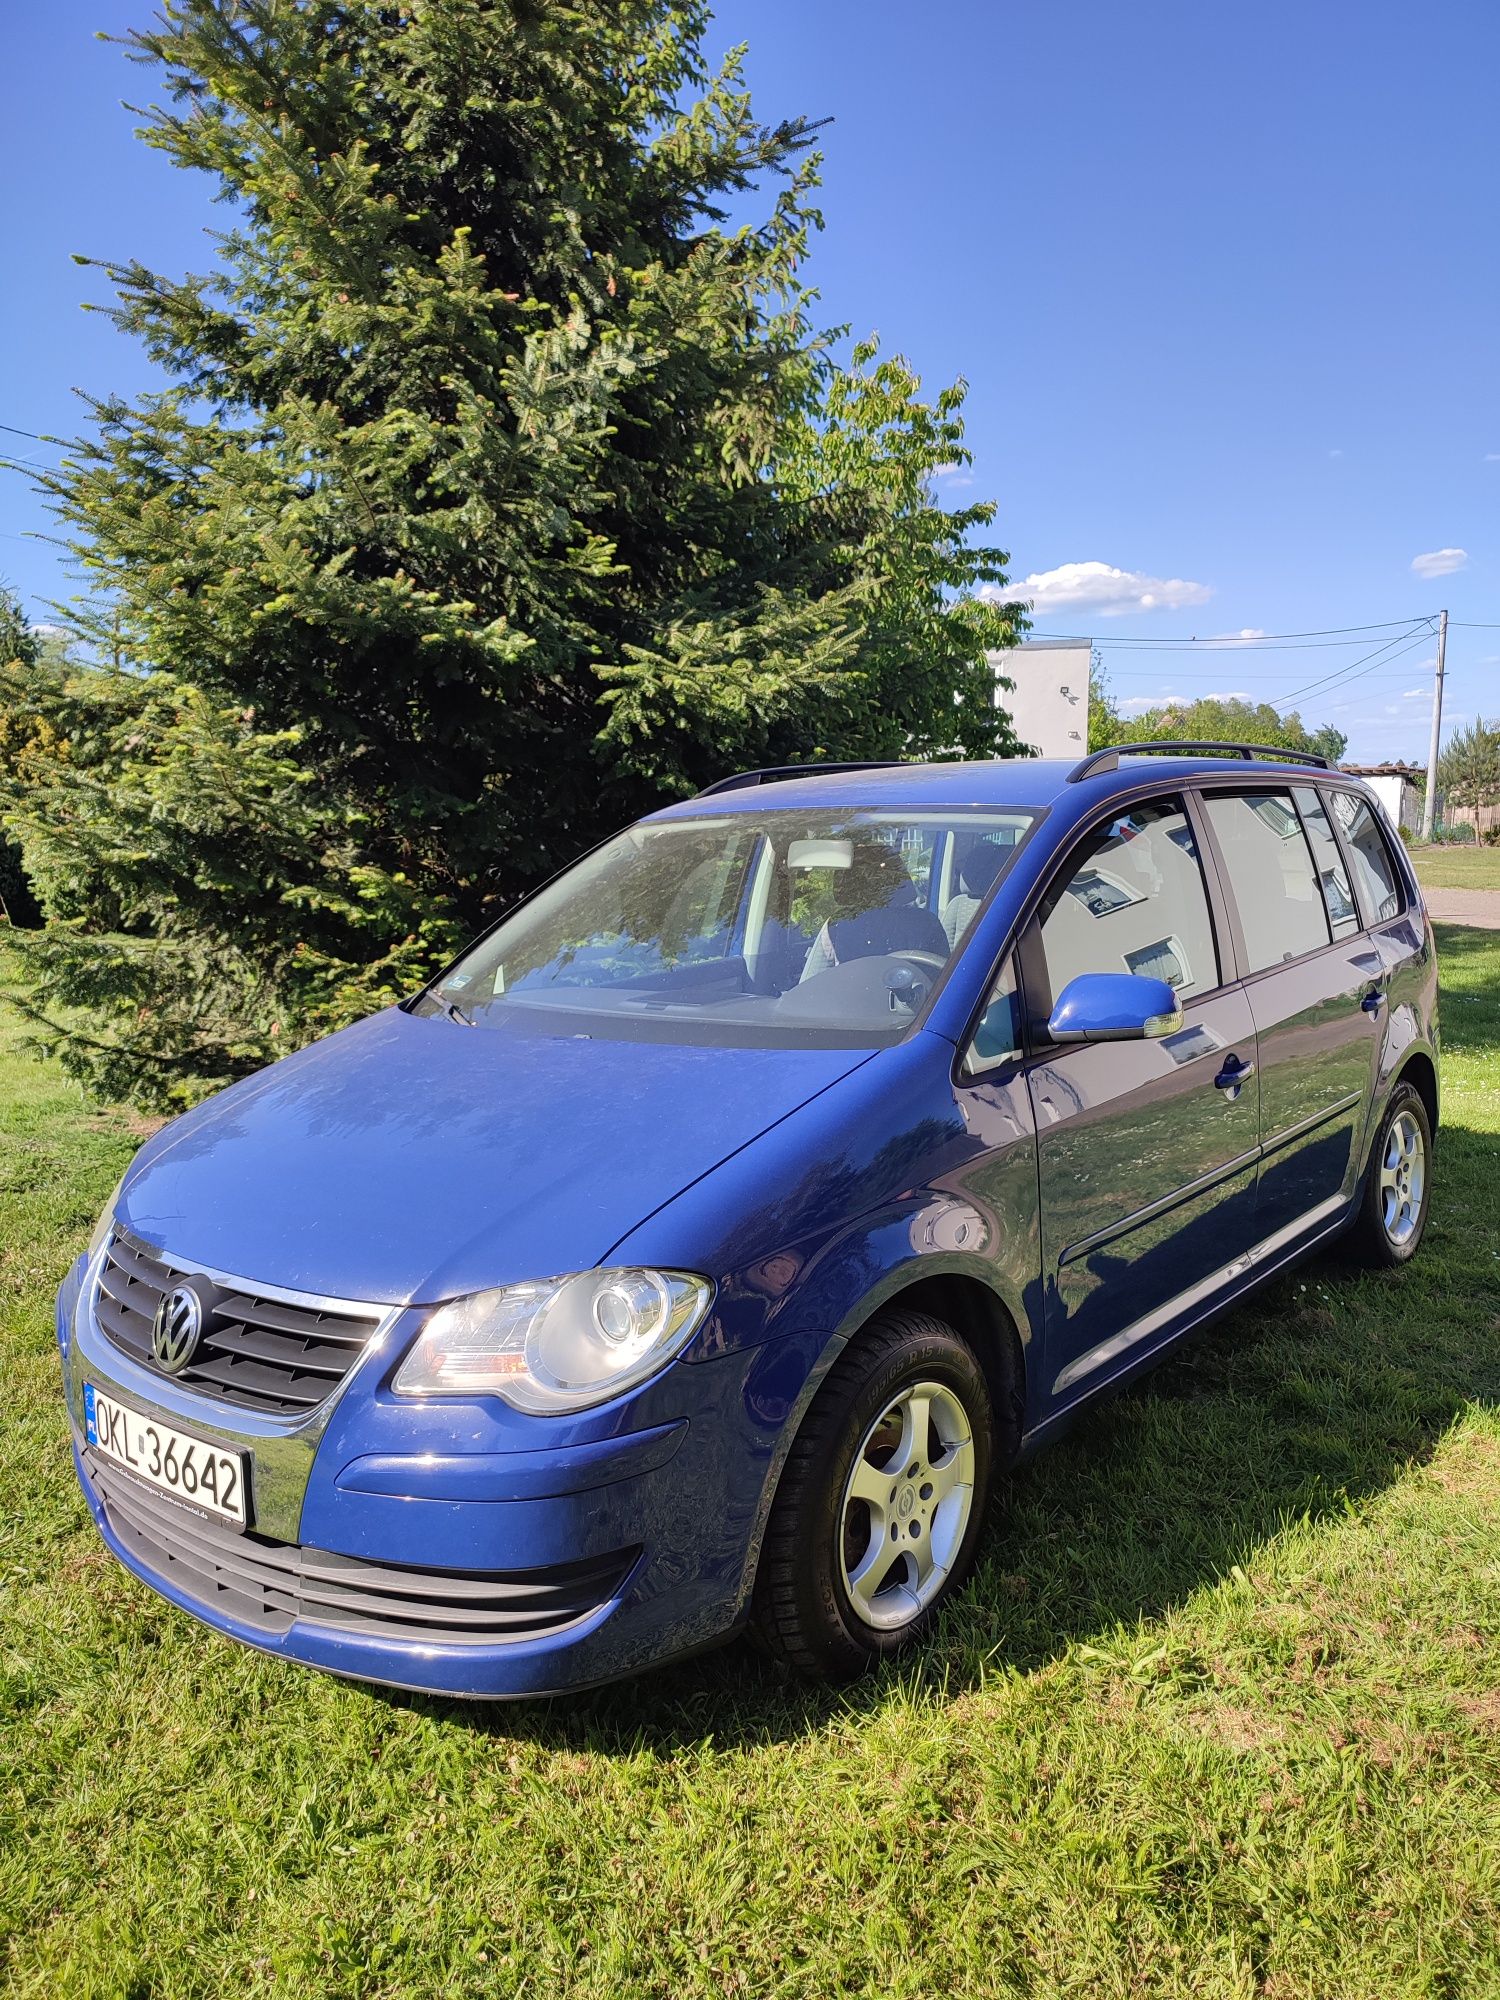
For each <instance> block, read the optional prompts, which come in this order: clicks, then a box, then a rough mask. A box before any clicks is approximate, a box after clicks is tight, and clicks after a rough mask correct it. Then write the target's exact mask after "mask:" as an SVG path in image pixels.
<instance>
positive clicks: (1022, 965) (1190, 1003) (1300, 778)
mask: <svg viewBox="0 0 1500 2000" xmlns="http://www.w3.org/2000/svg"><path fill="white" fill-rule="evenodd" d="M1338 780H1339V774H1338V773H1337V772H1328V773H1326V774H1325V773H1324V772H1322V771H1315V770H1312V769H1310V768H1309V769H1308V770H1306V771H1301V770H1299V771H1297V772H1296V773H1291V772H1286V771H1282V772H1278V773H1275V774H1274V775H1273V774H1272V773H1270V772H1267V773H1266V775H1265V777H1264V779H1263V780H1262V781H1261V782H1260V784H1259V785H1258V786H1257V785H1256V784H1255V782H1254V781H1253V780H1249V779H1248V772H1247V770H1246V768H1245V766H1244V765H1238V766H1236V765H1229V764H1226V766H1225V770H1224V774H1223V776H1222V777H1221V776H1220V775H1219V773H1218V772H1216V771H1195V772H1193V773H1192V775H1191V776H1190V777H1189V778H1186V779H1179V780H1178V781H1177V782H1176V783H1174V784H1169V785H1166V786H1163V785H1162V784H1161V783H1160V781H1159V779H1158V781H1157V782H1156V783H1154V784H1153V783H1150V782H1142V783H1138V784H1135V785H1132V786H1130V787H1129V788H1128V789H1126V790H1123V791H1120V792H1117V793H1116V794H1115V796H1114V797H1113V798H1112V799H1110V800H1108V801H1107V802H1106V803H1105V804H1104V805H1102V806H1101V807H1100V809H1099V810H1098V812H1097V813H1094V814H1091V815H1090V817H1089V818H1088V819H1087V820H1086V821H1085V822H1084V823H1083V825H1082V826H1081V827H1079V828H1078V829H1077V831H1076V832H1075V833H1074V834H1073V836H1072V838H1071V839H1070V840H1069V841H1068V843H1067V845H1066V846H1065V847H1064V848H1063V849H1062V851H1061V852H1060V853H1059V854H1058V855H1057V856H1056V857H1055V858H1054V859H1053V862H1052V864H1051V866H1050V867H1049V868H1047V869H1046V870H1045V871H1044V873H1043V874H1042V875H1041V876H1040V877H1039V878H1038V879H1037V881H1035V882H1034V883H1033V884H1032V885H1031V887H1030V889H1029V890H1028V891H1027V892H1026V896H1025V899H1024V901H1023V902H1022V905H1021V909H1020V912H1019V914H1018V916H1017V918H1016V921H1015V923H1014V924H1013V925H1012V926H1011V928H1010V929H1009V931H1008V932H1007V933H1006V935H1005V937H1004V938H1003V939H1002V940H1001V945H1000V949H999V950H998V951H997V952H996V953H995V954H994V957H993V958H992V959H991V961H990V967H989V972H988V974H987V976H986V978H985V981H984V985H983V986H982V988H981V989H980V994H979V998H978V1000H977V1001H976V1002H975V1005H974V1008H973V1011H972V1013H971V1014H970V1016H969V1020H968V1023H967V1025H966V1026H965V1028H964V1031H963V1033H962V1034H961V1035H960V1036H959V1037H958V1039H957V1042H956V1044H955V1047H954V1056H953V1065H952V1079H953V1083H954V1086H955V1088H968V1089H972V1088H974V1087H975V1086H976V1085H977V1084H983V1083H993V1082H995V1081H996V1080H997V1079H998V1080H1000V1081H1006V1080H1008V1079H1009V1078H1011V1077H1013V1076H1016V1075H1018V1074H1020V1073H1021V1072H1022V1071H1024V1070H1025V1069H1026V1068H1027V1067H1028V1066H1029V1065H1030V1064H1031V1063H1032V1062H1033V1061H1034V1060H1035V1059H1036V1058H1038V1057H1055V1056H1056V1055H1057V1053H1058V1052H1059V1044H1058V1043H1056V1042H1053V1041H1049V1040H1048V1039H1047V1037H1046V1036H1045V1034H1043V1035H1041V1036H1036V1035H1034V1034H1033V1032H1032V1028H1033V1022H1034V1019H1035V1015H1034V1013H1033V1008H1032V1005H1031V999H1030V995H1031V994H1032V993H1033V992H1037V993H1043V992H1046V991H1047V990H1048V988H1047V985H1046V978H1045V968H1044V967H1043V966H1041V965H1040V964H1038V963H1037V962H1036V960H1037V954H1036V946H1035V940H1036V938H1037V926H1036V923H1035V921H1034V919H1035V917H1036V913H1037V909H1038V908H1039V906H1040V904H1041V902H1042V899H1043V897H1044V896H1045V895H1046V893H1047V891H1048V890H1049V889H1050V888H1051V886H1052V884H1053V882H1054V881H1055V880H1056V878H1057V875H1058V872H1059V870H1061V869H1063V868H1066V867H1067V866H1068V864H1069V862H1070V861H1071V860H1072V858H1073V855H1074V854H1075V853H1076V851H1077V849H1078V848H1079V847H1080V846H1081V845H1082V843H1083V842H1084V841H1085V840H1087V839H1088V837H1089V836H1090V835H1091V834H1092V833H1093V832H1094V830H1095V828H1096V827H1097V826H1099V825H1100V824H1101V822H1102V821H1104V820H1105V819H1111V818H1117V817H1118V816H1119V815H1120V813H1122V812H1124V811H1126V810H1128V809H1130V808H1133V807H1135V806H1139V805H1146V804H1149V803H1150V802H1151V801H1152V800H1153V799H1161V798H1175V799H1180V800H1181V801H1182V803H1183V806H1184V808H1185V810H1186V812H1187V816H1188V823H1189V824H1190V826H1191V827H1192V829H1193V838H1194V840H1195V841H1196V842H1197V846H1198V859H1199V862H1200V864H1201V866H1202V868H1203V874H1204V880H1205V884H1206V886H1207V889H1208V905H1209V915H1210V917H1211V919H1212V922H1213V929H1214V947H1215V949H1216V951H1217V952H1218V955H1219V983H1218V985H1217V986H1214V987H1210V988H1207V989H1205V991H1203V992H1202V993H1195V994H1193V995H1192V997H1191V998H1190V999H1188V1000H1185V1001H1184V1002H1183V1009H1182V1011H1183V1014H1184V1016H1186V1015H1188V1014H1190V1013H1191V1012H1192V1010H1193V1008H1194V1007H1196V1006H1197V1005H1198V1004H1199V1002H1200V1001H1204V1000H1209V999H1213V998H1217V997H1218V996H1219V995H1221V994H1223V993H1226V992H1228V991H1229V989H1230V988H1231V987H1235V986H1242V987H1243V986H1251V985H1253V984H1254V983H1255V982H1256V981H1257V980H1260V979H1269V978H1271V977H1272V976H1274V975H1275V974H1276V973H1278V972H1283V971H1285V970H1286V969H1287V967H1288V966H1297V965H1301V964H1304V963H1305V962H1306V961H1307V960H1308V959H1311V958H1316V957H1317V956H1318V953H1319V952H1325V951H1326V952H1333V951H1338V950H1347V949H1349V948H1350V947H1351V946H1353V945H1355V944H1357V943H1358V941H1359V940H1360V939H1361V938H1366V939H1367V938H1368V937H1369V935H1370V932H1371V930H1372V929H1373V928H1374V927H1375V925H1376V924H1379V923H1394V922H1396V921H1397V919H1396V918H1395V917H1384V918H1378V917H1376V918H1371V920H1370V921H1368V922H1367V921H1366V918H1367V917H1369V916H1370V912H1369V910H1368V905H1367V903H1366V900H1365V897H1364V895H1363V892H1362V890H1361V888H1360V884H1359V879H1358V876H1357V875H1356V873H1355V870H1354V865H1353V860H1352V858H1351V856H1350V854H1349V849H1348V843H1347V841H1346V840H1345V838H1344V832H1343V828H1342V827H1341V826H1340V824H1339V820H1338V815H1337V814H1336V813H1335V812H1334V811H1333V809H1332V808H1331V807H1330V806H1329V805H1328V804H1327V800H1326V797H1325V799H1324V810H1325V811H1326V812H1327V814H1328V823H1329V825H1330V826H1331V827H1332V828H1333V834H1334V839H1335V841H1336V842H1337V843H1338V849H1339V853H1340V854H1341V855H1342V857H1343V861H1344V868H1345V872H1346V873H1347V875H1348V878H1349V888H1350V893H1351V894H1352V895H1353V897H1354V904H1355V909H1356V910H1357V911H1358V913H1359V918H1360V927H1359V929H1358V930H1357V931H1352V932H1351V933H1350V934H1349V936H1348V937H1344V938H1335V939H1333V940H1332V941H1331V942H1330V943H1328V944H1324V945H1318V946H1317V947H1316V948H1315V949H1314V950H1312V951H1307V952H1303V953H1302V954H1301V956H1300V957H1298V958H1289V959H1283V960H1282V962H1281V963H1280V964H1279V965H1268V966H1266V967H1265V968H1264V970H1263V971H1260V972H1250V973H1247V972H1246V971H1245V970H1244V967H1245V963H1246V955H1245V950H1244V946H1243V943H1242V941H1241V938H1240V934H1239V911H1238V909H1237V907H1236V905H1235V902H1234V898H1233V896H1232V895H1231V894H1230V892H1229V890H1228V888H1227V875H1226V873H1225V872H1224V871H1223V864H1222V857H1221V856H1220V853H1219V846H1218V842H1217V841H1216V840H1215V839H1214V837H1213V828H1212V826H1211V825H1210V824H1209V820H1208V814H1207V812H1206V811H1205V810H1204V807H1203V799H1204V796H1205V795H1206V794H1207V793H1209V792H1245V791H1254V790H1260V791H1266V792H1274V791H1277V790H1281V791H1286V792H1290V791H1291V790H1292V788H1293V786H1294V785H1302V786H1305V787H1308V788H1310V789H1312V790H1315V791H1317V792H1318V793H1319V794H1320V795H1326V794H1328V793H1331V792H1346V793H1348V794H1350V795H1351V796H1352V797H1354V798H1357V799H1362V800H1363V801H1364V802H1365V804H1366V805H1370V804H1371V799H1372V794H1371V793H1370V792H1369V791H1367V790H1366V788H1365V787H1364V786H1363V785H1361V784H1360V783H1359V782H1358V781H1357V780H1354V779H1350V780H1348V781H1347V782H1345V783H1340V782H1339V781H1338ZM1292 803H1293V806H1294V807H1295V806H1296V799H1295V797H1293V800H1292ZM1371 810H1372V811H1373V812H1375V818H1376V824H1377V825H1380V826H1381V828H1382V832H1384V833H1385V839H1386V846H1387V849H1389V850H1391V851H1392V852H1394V850H1393V848H1392V843H1391V839H1390V835H1389V833H1388V832H1386V830H1385V828H1384V824H1383V818H1382V815H1381V814H1380V813H1379V811H1378V810H1377V808H1376V806H1371ZM1297 817H1298V820H1299V821H1300V820H1301V818H1302V814H1301V811H1300V809H1298V812H1297ZM1038 823H1039V822H1038ZM1034 830H1035V826H1033V828H1031V829H1029V830H1028V831H1027V833H1026V835H1025V836H1024V838H1023V841H1022V843H1021V844H1022V845H1023V846H1024V845H1025V844H1026V842H1027V841H1029V840H1030V838H1031V834H1032V832H1033V831H1034ZM1303 837H1304V838H1306V829H1305V828H1304V829H1303ZM1314 860H1316V856H1314ZM1398 862H1399V865H1398V868H1397V874H1398V876H1399V878H1400V881H1401V884H1402V889H1403V892H1404V897H1405V901H1404V903H1403V906H1402V909H1401V911H1400V912H1398V916H1401V915H1405V916H1409V915H1410V914H1411V913H1412V911H1413V910H1414V909H1415V910H1420V909H1421V899H1420V892H1419V891H1418V890H1417V889H1416V888H1415V886H1414V885H1415V881H1416V877H1415V874H1414V872H1413V870H1412V869H1411V866H1410V864H1409V862H1408V861H1407V859H1406V856H1405V854H1404V853H1403V854H1402V855H1401V856H1399V857H1398ZM1012 865H1014V864H1012ZM1009 873H1010V870H1009V869H1007V870H1006V874H1007V875H1008V874H1009ZM998 886H999V885H998V884H996V885H994V887H992V888H991V890H990V896H993V895H994V894H995V892H996V889H997V888H998ZM988 901H989V897H986V899H985V902H986V904H987V903H988ZM1325 907H1326V905H1325ZM982 915H983V908H981V910H980V911H979V912H977V913H976V915H975V918H974V919H973V922H972V924H971V937H972V931H973V930H974V929H975V928H977V926H978V922H979V918H980V917H981V916H982ZM1332 928H1333V923H1332V919H1331V918H1330V919H1329V930H1330V931H1332ZM1012 954H1013V955H1014V957H1015V964H1016V986H1017V991H1018V995H1019V999H1020V1007H1021V1040H1022V1044H1023V1046H1022V1048H1021V1052H1020V1054H1019V1055H1018V1056H1017V1057H1016V1058H1015V1060H1014V1061H1013V1062H1012V1063H1009V1064H1006V1063H1003V1062H1001V1063H996V1064H995V1065H994V1066H993V1067H991V1068H990V1069H987V1070H981V1071H980V1072H979V1073H978V1074H977V1075H973V1076H971V1075H969V1074H967V1073H966V1071H965V1069H964V1064H965V1062H966V1061H967V1059H968V1052H969V1047H970V1044H971V1043H972V1041H973V1039H974V1035H975V1032H976V1030H977V1029H978V1026H979V1022H980V1020H981V1018H982V1016H983V1014H984V1010H985V1007H986V1005H987V1004H988V1002H989V998H990V994H991V992H992V991H993V990H994V985H995V981H996V979H997V978H998V977H999V975H1000V969H1001V967H1002V966H1003V965H1004V963H1005V961H1006V959H1007V958H1008V957H1010V956H1011V955H1012ZM959 956H960V954H959V953H958V952H955V953H954V955H953V958H952V959H950V960H949V969H950V970H951V969H952V968H953V967H954V966H955V965H956V963H957V960H958V958H959ZM1038 979H1040V981H1041V984H1040V985H1038V983H1037V982H1038ZM1065 1046H1071V1045H1065Z"/></svg>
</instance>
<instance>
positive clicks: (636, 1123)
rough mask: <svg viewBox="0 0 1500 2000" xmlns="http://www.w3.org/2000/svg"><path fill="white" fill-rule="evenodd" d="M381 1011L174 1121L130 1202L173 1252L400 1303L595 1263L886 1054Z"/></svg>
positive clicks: (305, 1286)
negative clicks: (658, 1038)
mask: <svg viewBox="0 0 1500 2000" xmlns="http://www.w3.org/2000/svg"><path fill="white" fill-rule="evenodd" d="M869 1056H870V1052H869V1051H868V1050H864V1049H764V1048H702V1047H691V1046H683V1045H681V1044H673V1043H661V1042H640V1041H615V1040H608V1039H604V1038H598V1039H592V1038H586V1037H573V1036H569V1037H558V1036H554V1035H540V1034H537V1035H533V1034H521V1033H510V1032H495V1031H491V1030H488V1029H482V1028H481V1029H474V1028H465V1027H462V1026H459V1025H457V1024H456V1023H454V1022H452V1021H449V1020H447V1019H445V1018H443V1017H441V1016H415V1015H411V1014H405V1013H402V1012H400V1011H399V1010H397V1009H394V1008H393V1009H391V1010H389V1011H387V1012H385V1013H382V1014H377V1015H373V1016H372V1017H371V1018H370V1019H369V1020H366V1021H362V1022H360V1023H359V1024H358V1025H357V1026H355V1027H352V1028H346V1029H344V1030H342V1031H341V1032H340V1033H338V1034H336V1035H331V1036H329V1037H328V1039H327V1040H325V1041H321V1042H315V1043H314V1044H313V1045H312V1046H311V1047H310V1048H306V1049H302V1050H300V1051H299V1052H298V1053H297V1054H296V1055H293V1056H289V1057H287V1058H286V1059H285V1060H284V1061H282V1062H279V1063H276V1064H274V1065H273V1066H272V1067H271V1068H270V1069H268V1070H263V1071H262V1072H261V1073H260V1074H259V1075H258V1076H254V1077H250V1078H247V1079H246V1081H245V1082H243V1083H239V1084H235V1085H233V1086H231V1088H229V1089H228V1090H225V1091H222V1092H220V1094H219V1095H218V1096H217V1097H214V1098H211V1099H210V1100H209V1101H208V1102H207V1103H206V1104H202V1105H200V1106H199V1107H198V1108H197V1109H196V1110H194V1111H191V1112H188V1113H187V1114H186V1115H185V1116H184V1117H182V1118H180V1119H178V1120H177V1121H176V1122H175V1123H174V1124H172V1125H170V1126H168V1127H167V1128H166V1129H165V1130H164V1131H162V1132H161V1133H159V1134H158V1135H157V1136H156V1137H155V1138H154V1139H153V1140H151V1141H150V1142H149V1143H148V1144H147V1146H145V1147H144V1148H143V1149H142V1151H141V1152H140V1154H138V1155H137V1158H136V1161H135V1163H134V1165H133V1166H132V1168H131V1170H130V1172H129V1173H128V1174H127V1176H126V1179H125V1184H124V1187H123V1189H122V1191H121V1195H120V1199H119V1203H118V1206H117V1210H116V1213H117V1215H118V1217H119V1219H120V1220H121V1221H122V1222H123V1223H124V1224H125V1226H126V1227H127V1228H128V1229H130V1230H131V1231H133V1232H134V1233H135V1234H136V1235H138V1236H140V1237H142V1238H144V1239H145V1240H146V1241H148V1242H150V1243H153V1244H156V1245H159V1246H160V1247H161V1248H162V1249H164V1250H165V1251H167V1253H168V1254H169V1255H171V1256H172V1257H173V1258H174V1259H180V1260H182V1261H185V1262H187V1263H190V1264H201V1265H203V1266H204V1267H205V1268H208V1269H211V1270H217V1271H221V1272H225V1273H228V1274H230V1275H233V1276H235V1277H240V1278H246V1279H250V1280H253V1281H255V1282H257V1283H260V1284H265V1285H279V1286H284V1287H286V1288H287V1289H290V1290H298V1291H310V1292H321V1293H325V1294H327V1295H328V1296H329V1297H332V1298H345V1299H365V1300H377V1301H380V1302H382V1303H389V1304H406V1303H412V1304H430V1303H433V1302H435V1301H437V1300H439V1299H444V1298H453V1297H455V1296H457V1295H459V1294H461V1293H463V1292H469V1291H479V1290H483V1289H485V1288H486V1287H488V1286H491V1285H498V1284H509V1283H512V1282H513V1281H515V1280H517V1279H521V1278H544V1277H550V1276H553V1275H555V1274H557V1273H560V1272H563V1271H576V1270H586V1269H588V1268H589V1267H590V1266H592V1265H595V1264H597V1263H600V1262H601V1261H603V1260H604V1259H605V1258H607V1256H608V1255H609V1252H610V1250H611V1249H612V1248H613V1246H614V1245H615V1244H616V1243H618V1242H619V1241H620V1239H621V1238H622V1237H624V1236H625V1235H627V1234H628V1233H629V1232H630V1231H631V1230H632V1229H633V1228H634V1227H635V1226H636V1225H637V1224H638V1223H640V1222H642V1221H643V1220H644V1219H645V1218H646V1217H647V1216H648V1215H650V1214H651V1213H652V1211H653V1210H655V1209H656V1208H658V1207H660V1206H661V1204H662V1203H663V1202H666V1201H669V1200H671V1198H672V1197H673V1196H674V1195H676V1194H678V1193H679V1192H680V1191H681V1190H682V1189H683V1188H685V1187H687V1186H689V1185H690V1184H691V1183H692V1182H693V1181H695V1180H697V1179H699V1178H700V1177H701V1176H702V1175H704V1174H706V1173H707V1172H709V1170H710V1169H711V1168H713V1167H715V1166H717V1165H718V1164H719V1162H720V1161H722V1160H724V1159H726V1158H728V1156H729V1155H730V1154H731V1153H734V1152H736V1151H737V1150H738V1149H739V1148H740V1147H742V1146H744V1145H747V1144H748V1143H749V1141H750V1140H752V1139H754V1138H756V1137H757V1136H758V1135H759V1134H760V1133H761V1132H764V1131H766V1130H767V1129H768V1128H769V1127H770V1126H772V1125H774V1124H776V1123H777V1122H778V1121H779V1120H781V1119H782V1118H784V1117H786V1116H787V1115H788V1113H790V1112H792V1111H795V1110H796V1109H797V1107H798V1106H799V1105H801V1104H804V1103H806V1102H807V1100H808V1099H809V1098H811V1097H814V1096H816V1095H817V1094H818V1093H819V1092H820V1091H823V1090H826V1089H827V1088H828V1086H829V1085H830V1084H832V1083H835V1082H837V1081H838V1079H839V1078H840V1077H842V1076H844V1075H847V1074H848V1072H849V1071H850V1070H852V1069H855V1068H857V1067H858V1066H859V1065H860V1064H861V1063H863V1062H866V1061H868V1060H869Z"/></svg>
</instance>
